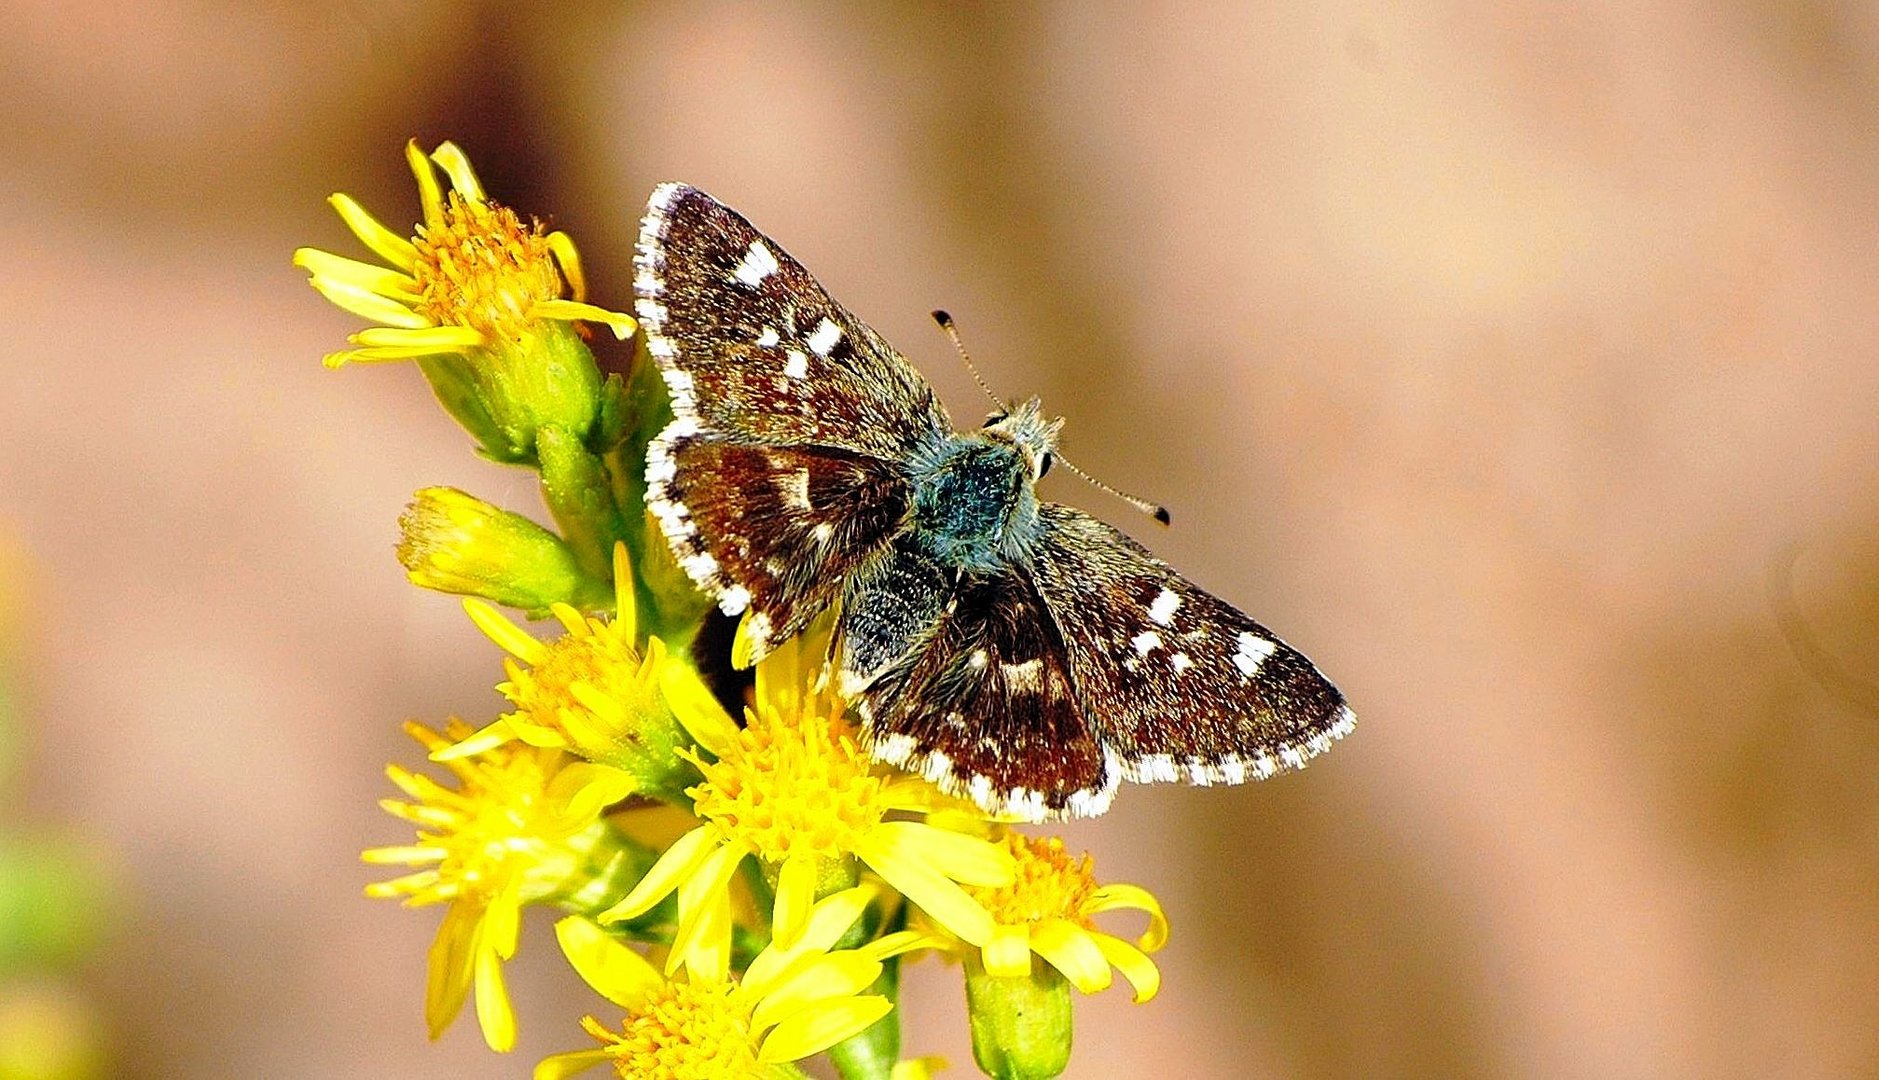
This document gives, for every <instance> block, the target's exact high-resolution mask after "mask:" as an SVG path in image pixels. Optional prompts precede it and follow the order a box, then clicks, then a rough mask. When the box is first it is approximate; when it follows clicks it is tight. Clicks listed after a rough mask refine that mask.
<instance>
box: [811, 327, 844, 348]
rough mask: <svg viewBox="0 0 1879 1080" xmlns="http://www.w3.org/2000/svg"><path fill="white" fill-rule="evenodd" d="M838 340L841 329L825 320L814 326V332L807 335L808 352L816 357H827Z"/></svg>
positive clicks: (840, 338)
mask: <svg viewBox="0 0 1879 1080" xmlns="http://www.w3.org/2000/svg"><path fill="white" fill-rule="evenodd" d="M840 340H842V328H841V327H839V326H837V325H835V324H834V323H833V322H832V321H830V320H828V319H826V318H825V319H823V320H822V321H821V322H819V323H817V324H816V328H815V332H814V333H812V334H810V335H809V351H810V352H812V353H815V354H816V355H817V356H827V355H828V354H829V351H830V350H831V349H833V348H835V343H836V342H838V341H840Z"/></svg>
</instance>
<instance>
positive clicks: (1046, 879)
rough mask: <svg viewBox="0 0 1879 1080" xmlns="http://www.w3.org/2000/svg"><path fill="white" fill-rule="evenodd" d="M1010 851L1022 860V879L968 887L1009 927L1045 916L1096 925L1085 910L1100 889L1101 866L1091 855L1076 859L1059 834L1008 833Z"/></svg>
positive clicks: (1087, 926)
mask: <svg viewBox="0 0 1879 1080" xmlns="http://www.w3.org/2000/svg"><path fill="white" fill-rule="evenodd" d="M1004 844H1005V848H1006V850H1008V851H1010V852H1011V856H1012V858H1013V859H1015V860H1016V861H1017V878H1016V880H1014V881H1013V882H1012V883H1011V884H1010V885H1006V886H1004V887H1003V888H998V889H988V888H982V887H970V886H969V887H968V889H967V891H969V892H971V893H972V895H973V896H974V897H975V898H976V899H977V900H978V901H979V902H980V903H982V904H984V905H985V908H986V910H987V911H990V912H991V913H992V918H994V919H997V920H998V921H999V922H1001V923H1003V924H1005V925H1007V926H1018V925H1022V924H1024V923H1031V922H1037V921H1039V920H1042V919H1068V920H1070V921H1071V922H1074V923H1076V924H1077V925H1079V926H1082V927H1083V928H1085V929H1094V927H1095V924H1094V923H1093V922H1091V921H1090V919H1089V918H1088V917H1087V916H1085V915H1084V914H1083V909H1084V906H1085V905H1086V904H1087V903H1088V902H1089V898H1090V894H1091V893H1092V892H1094V891H1096V876H1095V874H1096V864H1095V862H1094V861H1093V860H1091V859H1090V857H1089V856H1088V855H1087V854H1086V855H1084V856H1083V857H1082V858H1081V859H1072V858H1071V857H1070V855H1069V853H1068V852H1066V851H1065V850H1064V846H1063V841H1062V840H1059V839H1058V838H1057V837H1054V836H1052V837H1047V838H1042V839H1033V838H1031V837H1028V836H1022V835H1019V834H1018V833H1010V834H1007V835H1006V836H1005V839H1004Z"/></svg>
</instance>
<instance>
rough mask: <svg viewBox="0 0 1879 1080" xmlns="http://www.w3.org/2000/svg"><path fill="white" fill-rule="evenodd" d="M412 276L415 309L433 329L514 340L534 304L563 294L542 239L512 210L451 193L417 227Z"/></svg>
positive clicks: (549, 250) (558, 274) (536, 226)
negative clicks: (464, 329)
mask: <svg viewBox="0 0 1879 1080" xmlns="http://www.w3.org/2000/svg"><path fill="white" fill-rule="evenodd" d="M413 244H414V246H415V247H416V248H417V256H418V257H417V264H416V265H415V266H414V267H412V271H411V274H412V277H413V278H415V279H416V280H417V286H418V295H419V296H420V297H421V299H420V301H419V302H418V304H417V305H416V308H417V310H418V311H419V312H420V313H421V314H423V315H425V316H426V317H427V318H429V319H430V320H431V321H432V322H433V323H435V324H437V325H440V326H452V325H454V326H469V327H473V328H474V329H477V330H480V331H482V332H483V333H484V334H487V335H489V336H490V337H492V338H501V339H505V340H515V339H517V338H519V337H520V336H521V335H522V333H523V331H524V330H525V329H526V328H527V326H528V324H529V323H530V321H531V319H530V316H531V313H532V312H533V311H534V309H535V305H537V304H539V303H542V302H544V301H549V300H555V299H558V298H559V297H560V296H561V293H562V275H561V270H560V269H559V267H558V266H557V264H556V262H555V255H554V251H553V248H552V246H551V245H550V243H549V240H548V237H547V236H546V235H545V234H544V233H543V232H542V228H541V225H540V224H539V223H536V222H531V223H529V224H526V225H525V224H523V222H522V219H521V217H520V216H519V215H517V214H516V212H515V211H514V210H511V209H509V208H508V207H506V206H503V205H501V204H499V203H496V202H492V201H489V200H487V199H466V198H464V196H463V194H462V193H461V192H457V191H451V192H449V193H448V194H447V195H446V196H445V198H444V204H443V213H442V215H441V218H440V219H439V220H437V221H434V222H430V223H426V224H423V225H419V226H418V230H417V236H416V237H415V238H414V241H413Z"/></svg>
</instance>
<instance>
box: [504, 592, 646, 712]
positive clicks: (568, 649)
mask: <svg viewBox="0 0 1879 1080" xmlns="http://www.w3.org/2000/svg"><path fill="white" fill-rule="evenodd" d="M566 625H567V626H568V633H566V634H564V635H562V636H561V637H559V638H556V639H555V640H553V641H549V642H544V643H542V646H541V650H540V652H539V653H538V654H537V655H536V656H535V657H534V658H533V660H532V662H531V663H530V665H529V667H528V668H527V670H522V669H519V668H518V669H517V670H516V671H515V672H514V673H513V678H512V679H511V680H510V685H509V688H508V690H507V691H506V692H507V693H508V695H509V698H510V700H511V701H513V702H515V705H516V708H517V709H518V710H519V711H521V712H523V713H526V714H527V715H528V718H529V719H530V720H532V721H533V722H535V723H537V724H540V725H541V726H543V727H560V726H562V724H563V721H564V720H565V719H568V718H569V714H574V715H575V716H581V714H591V713H592V712H593V710H592V708H591V707H590V706H589V704H586V703H584V702H591V701H593V700H594V699H595V698H600V699H604V700H606V701H609V702H612V703H615V704H617V705H619V706H620V707H621V709H622V711H624V712H626V713H628V714H637V713H640V712H643V711H645V710H647V709H652V708H656V707H657V706H658V693H659V687H658V683H657V682H655V681H653V680H652V679H650V678H648V677H647V675H648V672H647V670H646V669H647V667H648V665H647V663H646V660H645V658H642V657H641V656H640V654H639V652H638V650H636V649H634V648H633V643H632V639H631V638H630V637H628V636H627V635H628V634H630V633H631V632H632V631H631V629H630V628H628V627H626V626H625V625H624V624H623V623H621V622H617V621H616V622H609V621H606V620H603V619H593V618H589V619H581V618H580V617H579V616H575V617H574V618H572V619H568V620H566ZM577 687H587V688H590V689H589V690H577V689H576V688H577ZM596 719H601V720H602V721H603V722H602V724H601V726H602V727H603V728H605V727H613V726H615V725H611V724H606V723H604V718H596Z"/></svg>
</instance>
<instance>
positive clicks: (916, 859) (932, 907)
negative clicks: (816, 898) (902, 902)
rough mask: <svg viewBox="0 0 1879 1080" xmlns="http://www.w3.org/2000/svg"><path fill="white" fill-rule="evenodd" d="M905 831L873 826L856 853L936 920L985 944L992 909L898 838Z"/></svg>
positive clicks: (990, 924)
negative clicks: (934, 867)
mask: <svg viewBox="0 0 1879 1080" xmlns="http://www.w3.org/2000/svg"><path fill="white" fill-rule="evenodd" d="M889 824H892V823H889ZM905 824H912V823H911V822H907V823H905ZM935 831H937V830H935ZM902 835H904V834H900V833H896V832H890V831H887V830H886V828H885V827H884V826H883V827H877V828H873V829H870V830H868V831H867V832H866V833H864V834H862V836H861V837H860V838H859V839H858V840H857V841H856V843H855V855H856V857H857V858H859V859H860V860H861V861H862V862H864V863H867V864H868V866H869V867H870V868H872V869H873V870H874V872H875V873H877V874H879V875H881V879H882V880H884V881H886V882H887V883H888V884H889V885H892V886H893V887H894V888H895V889H898V890H899V891H900V894H901V895H902V896H905V897H906V898H907V899H908V900H910V901H912V902H913V903H915V904H917V905H919V906H920V908H921V910H923V911H925V912H926V913H927V914H928V915H930V916H932V918H933V921H935V922H937V923H939V924H940V925H941V926H943V927H945V928H946V929H947V930H949V931H951V932H952V933H953V934H955V935H957V936H959V937H960V938H962V939H964V940H966V941H969V942H971V943H972V944H974V945H984V944H985V942H986V940H987V939H989V938H990V937H991V936H992V927H993V925H994V924H993V922H992V916H991V913H990V912H988V911H986V910H985V908H984V907H982V906H981V905H980V904H979V902H978V901H977V900H974V899H972V897H970V896H968V895H967V894H966V891H965V890H964V889H961V888H960V887H959V886H957V885H955V884H953V883H952V882H951V881H950V880H948V879H947V878H946V877H945V876H944V875H942V874H940V873H939V872H938V871H936V870H934V869H933V867H932V866H931V865H929V864H928V862H927V859H926V855H925V854H924V852H922V851H921V850H920V849H919V847H918V846H917V845H912V844H907V843H904V842H899V838H900V837H901V836H902ZM1006 880H1007V881H1009V880H1010V878H1009V877H1007V878H1006Z"/></svg>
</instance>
